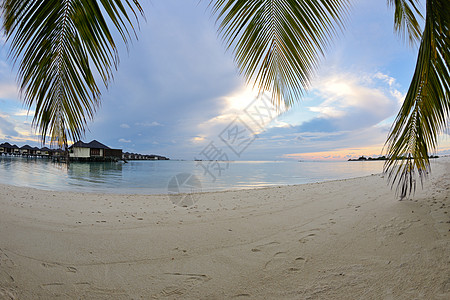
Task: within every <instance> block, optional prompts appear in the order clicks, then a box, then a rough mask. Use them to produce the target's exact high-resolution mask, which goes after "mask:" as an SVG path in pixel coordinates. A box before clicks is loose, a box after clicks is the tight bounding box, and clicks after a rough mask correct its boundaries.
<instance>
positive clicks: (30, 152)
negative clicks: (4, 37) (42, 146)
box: [20, 145, 36, 155]
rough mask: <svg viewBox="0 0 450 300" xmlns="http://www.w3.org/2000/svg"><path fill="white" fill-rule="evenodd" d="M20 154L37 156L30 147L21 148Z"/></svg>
mask: <svg viewBox="0 0 450 300" xmlns="http://www.w3.org/2000/svg"><path fill="white" fill-rule="evenodd" d="M20 154H22V155H36V150H35V149H34V148H33V147H31V146H30V145H25V146H22V147H20Z"/></svg>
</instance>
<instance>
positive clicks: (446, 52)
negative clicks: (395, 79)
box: [384, 0, 450, 198]
mask: <svg viewBox="0 0 450 300" xmlns="http://www.w3.org/2000/svg"><path fill="white" fill-rule="evenodd" d="M449 63H450V5H448V0H427V4H426V16H425V28H424V32H423V35H422V40H421V43H420V48H419V54H418V59H417V63H416V69H415V71H414V76H413V79H412V82H411V85H410V87H409V90H408V93H407V94H406V97H405V100H404V102H403V105H402V107H401V109H400V112H399V113H398V115H397V118H396V119H395V122H394V124H393V126H392V128H391V132H390V134H389V136H388V140H387V142H386V145H387V153H388V157H389V160H388V161H386V163H385V166H384V171H385V172H386V173H387V174H388V175H389V179H390V180H391V183H392V185H394V184H397V187H398V190H397V191H400V196H401V197H402V198H403V197H405V196H407V195H409V194H410V193H411V192H412V191H414V189H415V185H416V178H417V175H418V176H419V178H420V180H422V179H423V178H424V177H425V176H426V175H427V173H428V171H429V170H430V161H429V158H428V155H429V153H430V152H435V151H436V149H437V139H438V135H439V133H440V132H442V130H443V129H445V128H446V127H447V124H448V117H449V111H450V97H449V94H450V65H449ZM402 156H403V157H407V159H403V160H400V159H399V158H400V157H402Z"/></svg>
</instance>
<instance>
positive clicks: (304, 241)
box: [298, 233, 316, 244]
mask: <svg viewBox="0 0 450 300" xmlns="http://www.w3.org/2000/svg"><path fill="white" fill-rule="evenodd" d="M314 236H316V234H315V233H310V234H308V235H307V236H305V237H302V238H301V239H299V240H298V241H299V242H300V243H302V244H304V243H306V242H308V241H309V240H310V239H311V238H312V237H314Z"/></svg>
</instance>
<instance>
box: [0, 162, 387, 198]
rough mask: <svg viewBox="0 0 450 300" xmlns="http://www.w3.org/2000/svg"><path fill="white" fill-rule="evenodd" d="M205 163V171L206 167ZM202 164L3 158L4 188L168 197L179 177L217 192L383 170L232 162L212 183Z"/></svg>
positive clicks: (371, 165)
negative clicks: (164, 195)
mask: <svg viewBox="0 0 450 300" xmlns="http://www.w3.org/2000/svg"><path fill="white" fill-rule="evenodd" d="M202 163H203V165H204V166H206V165H207V163H208V162H202ZM198 164H199V163H198V162H194V161H130V162H128V163H122V162H119V163H72V164H71V165H70V168H69V169H67V167H66V166H65V165H62V164H57V163H53V162H51V161H49V160H47V159H39V158H33V159H26V158H19V157H5V156H1V157H0V183H4V184H11V185H16V186H26V187H33V188H38V189H45V190H68V191H78V192H101V193H119V194H162V193H168V186H169V187H170V185H171V184H172V185H173V183H174V182H178V181H180V179H182V178H186V175H185V176H184V177H183V176H181V177H180V176H177V175H179V174H180V173H183V174H192V175H194V177H196V179H198V180H196V181H195V182H196V184H195V185H196V186H195V188H194V189H193V190H197V191H199V190H201V191H218V190H229V189H247V188H255V187H266V186H278V185H292V184H302V183H311V182H320V181H327V180H334V179H344V178H352V177H359V176H365V175H370V174H376V173H380V172H382V167H383V162H382V161H366V162H296V161H276V162H274V161H236V162H230V163H229V165H228V168H227V169H224V170H222V171H221V174H218V172H217V170H214V169H215V168H216V166H210V170H212V171H213V172H212V173H213V174H214V175H215V180H214V178H213V177H212V176H211V175H210V174H208V173H206V172H205V171H204V168H202V167H201V166H198ZM222 167H226V165H222ZM216 169H217V168H216ZM171 180H172V181H171ZM174 180H175V181H174ZM177 180H178V181H177ZM169 182H171V183H170V184H169ZM200 185H201V186H200Z"/></svg>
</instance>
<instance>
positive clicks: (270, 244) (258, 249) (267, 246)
mask: <svg viewBox="0 0 450 300" xmlns="http://www.w3.org/2000/svg"><path fill="white" fill-rule="evenodd" d="M279 244H280V243H279V242H269V243H266V244H261V245H257V246H256V247H255V248H252V250H251V251H252V252H260V251H263V250H265V249H266V248H269V247H273V246H277V245H279Z"/></svg>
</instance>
